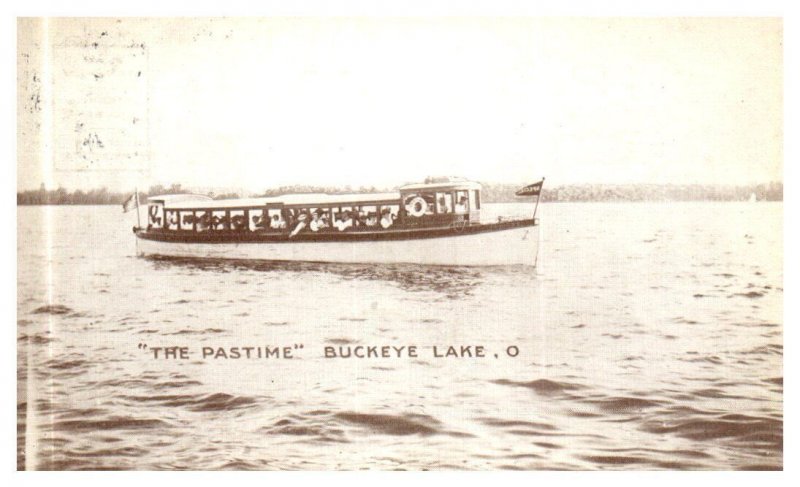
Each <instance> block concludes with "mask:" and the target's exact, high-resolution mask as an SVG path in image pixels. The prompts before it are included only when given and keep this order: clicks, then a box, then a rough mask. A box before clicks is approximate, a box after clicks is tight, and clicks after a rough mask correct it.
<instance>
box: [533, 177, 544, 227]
mask: <svg viewBox="0 0 800 487" xmlns="http://www.w3.org/2000/svg"><path fill="white" fill-rule="evenodd" d="M541 183H542V185H541V186H540V187H539V194H538V195H536V206H534V207H533V219H534V220H536V211H537V210H538V209H539V200H540V199H542V191H544V178H542V181H541ZM534 223H535V222H534Z"/></svg>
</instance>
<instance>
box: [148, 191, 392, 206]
mask: <svg viewBox="0 0 800 487" xmlns="http://www.w3.org/2000/svg"><path fill="white" fill-rule="evenodd" d="M173 196H175V197H178V198H172V197H173ZM180 196H188V195H164V196H154V197H151V198H148V199H149V200H150V201H153V202H154V201H163V202H164V206H165V207H166V208H177V209H212V208H257V207H261V206H265V205H268V204H270V205H285V206H311V207H313V206H326V205H337V204H341V205H353V204H355V205H369V204H378V203H395V204H396V203H398V202H399V201H400V193H399V192H392V193H361V194H324V193H309V194H286V195H281V196H272V197H263V198H237V199H229V200H212V199H211V198H209V197H207V196H206V197H203V196H199V195H197V197H196V198H179V197H180Z"/></svg>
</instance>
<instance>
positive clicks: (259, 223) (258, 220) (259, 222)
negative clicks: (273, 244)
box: [250, 215, 266, 229]
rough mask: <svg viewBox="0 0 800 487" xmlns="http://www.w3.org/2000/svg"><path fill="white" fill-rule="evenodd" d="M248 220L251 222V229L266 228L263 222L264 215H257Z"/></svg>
mask: <svg viewBox="0 0 800 487" xmlns="http://www.w3.org/2000/svg"><path fill="white" fill-rule="evenodd" d="M250 219H251V220H253V228H255V229H259V228H266V225H265V223H266V221H265V220H264V215H260V216H259V215H253V216H252V217H251V218H250Z"/></svg>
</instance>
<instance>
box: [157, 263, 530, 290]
mask: <svg viewBox="0 0 800 487" xmlns="http://www.w3.org/2000/svg"><path fill="white" fill-rule="evenodd" d="M146 260H149V261H151V262H153V269H155V270H164V269H174V268H183V269H187V270H192V271H205V272H218V273H227V272H241V271H253V272H262V273H271V272H272V273H287V274H294V275H295V277H296V278H304V277H307V276H308V275H311V274H313V273H319V274H334V275H336V276H339V277H340V278H342V279H345V280H346V279H359V280H365V281H386V282H390V283H394V284H396V285H398V286H399V288H400V289H402V290H404V291H411V292H413V291H436V292H439V293H443V294H445V295H446V296H447V297H450V298H453V299H458V298H459V297H464V296H468V295H469V294H470V291H471V290H472V289H473V288H474V287H476V286H478V285H479V284H480V283H481V282H483V281H484V277H485V273H482V272H481V268H479V267H447V266H419V265H413V264H339V263H317V262H262V261H248V260H236V259H191V258H165V257H152V256H148V257H146ZM490 272H493V273H502V274H504V275H508V276H513V275H514V274H516V275H517V276H519V277H520V278H523V279H529V278H531V276H535V269H532V268H530V267H524V266H509V267H495V268H492V269H491V270H490Z"/></svg>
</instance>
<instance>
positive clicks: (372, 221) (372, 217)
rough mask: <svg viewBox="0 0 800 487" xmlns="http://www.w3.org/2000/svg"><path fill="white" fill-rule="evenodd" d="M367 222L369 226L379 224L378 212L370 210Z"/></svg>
mask: <svg viewBox="0 0 800 487" xmlns="http://www.w3.org/2000/svg"><path fill="white" fill-rule="evenodd" d="M366 224H367V226H368V227H374V226H375V225H377V224H378V214H377V213H375V212H374V211H371V212H369V214H368V215H367V221H366Z"/></svg>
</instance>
